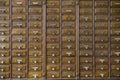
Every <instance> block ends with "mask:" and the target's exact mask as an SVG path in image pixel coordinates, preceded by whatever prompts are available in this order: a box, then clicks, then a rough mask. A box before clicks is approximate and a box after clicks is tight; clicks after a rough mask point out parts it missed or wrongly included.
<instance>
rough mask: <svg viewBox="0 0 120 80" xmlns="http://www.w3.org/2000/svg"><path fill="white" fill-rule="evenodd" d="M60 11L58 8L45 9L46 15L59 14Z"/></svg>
mask: <svg viewBox="0 0 120 80" xmlns="http://www.w3.org/2000/svg"><path fill="white" fill-rule="evenodd" d="M59 12H60V9H59V8H49V7H48V8H47V14H59Z"/></svg>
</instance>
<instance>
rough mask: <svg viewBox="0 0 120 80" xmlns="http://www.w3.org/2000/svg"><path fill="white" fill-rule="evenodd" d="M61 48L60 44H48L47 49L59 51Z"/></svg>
mask: <svg viewBox="0 0 120 80" xmlns="http://www.w3.org/2000/svg"><path fill="white" fill-rule="evenodd" d="M59 48H60V46H59V44H58V43H53V44H52V43H50V44H47V49H59Z"/></svg>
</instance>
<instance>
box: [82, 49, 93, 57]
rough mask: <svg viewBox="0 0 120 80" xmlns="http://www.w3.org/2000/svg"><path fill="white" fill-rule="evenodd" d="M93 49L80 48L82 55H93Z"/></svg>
mask: <svg viewBox="0 0 120 80" xmlns="http://www.w3.org/2000/svg"><path fill="white" fill-rule="evenodd" d="M92 55H93V51H92V50H82V49H81V50H80V56H92Z"/></svg>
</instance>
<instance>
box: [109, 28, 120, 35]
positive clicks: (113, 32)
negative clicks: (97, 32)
mask: <svg viewBox="0 0 120 80" xmlns="http://www.w3.org/2000/svg"><path fill="white" fill-rule="evenodd" d="M111 35H116V36H117V35H120V30H119V29H112V30H111Z"/></svg>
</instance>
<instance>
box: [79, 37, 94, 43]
mask: <svg viewBox="0 0 120 80" xmlns="http://www.w3.org/2000/svg"><path fill="white" fill-rule="evenodd" d="M92 41H93V36H87V37H86V36H80V42H86V43H87V42H88V43H89V42H92Z"/></svg>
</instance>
